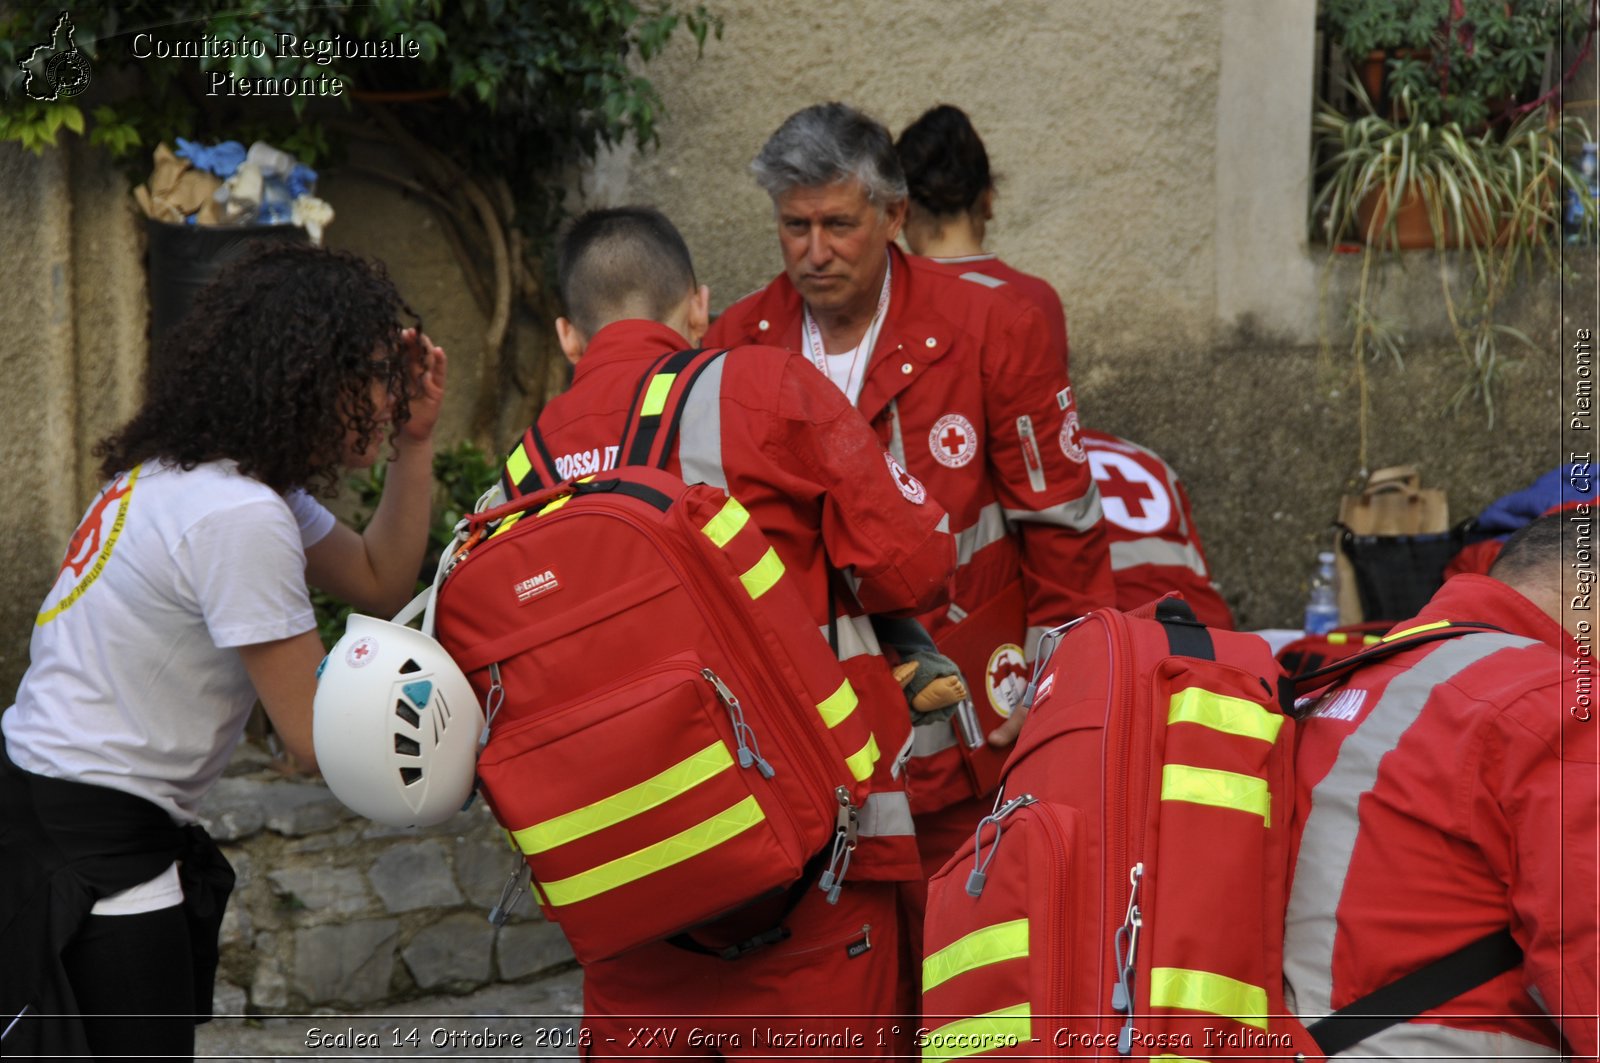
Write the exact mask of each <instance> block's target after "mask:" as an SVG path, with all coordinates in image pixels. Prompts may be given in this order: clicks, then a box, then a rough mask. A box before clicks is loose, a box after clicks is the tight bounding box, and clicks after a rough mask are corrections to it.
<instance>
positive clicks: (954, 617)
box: [944, 602, 967, 624]
mask: <svg viewBox="0 0 1600 1063" xmlns="http://www.w3.org/2000/svg"><path fill="white" fill-rule="evenodd" d="M944 615H945V616H947V617H949V618H950V622H951V623H952V624H959V623H961V621H963V620H965V619H966V618H967V611H966V610H965V609H963V608H961V606H959V605H957V604H956V603H955V602H951V603H950V608H948V609H946V610H945V612H944Z"/></svg>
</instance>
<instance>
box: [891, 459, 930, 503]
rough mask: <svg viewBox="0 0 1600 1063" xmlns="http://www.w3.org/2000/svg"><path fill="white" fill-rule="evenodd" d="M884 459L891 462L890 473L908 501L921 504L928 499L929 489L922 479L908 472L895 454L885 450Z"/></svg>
mask: <svg viewBox="0 0 1600 1063" xmlns="http://www.w3.org/2000/svg"><path fill="white" fill-rule="evenodd" d="M883 460H884V461H886V462H888V463H889V475H890V476H892V477H894V485H895V486H896V487H898V488H900V493H901V494H903V495H905V496H906V501H908V502H910V503H912V504H913V505H918V506H920V505H922V503H924V502H926V501H927V500H928V489H927V488H926V487H923V486H922V481H921V480H919V479H917V478H916V477H915V476H912V475H911V474H910V473H909V472H907V471H906V469H905V466H904V465H901V464H900V463H899V462H898V461H895V460H894V455H893V454H890V453H889V452H888V451H887V450H886V451H884V452H883Z"/></svg>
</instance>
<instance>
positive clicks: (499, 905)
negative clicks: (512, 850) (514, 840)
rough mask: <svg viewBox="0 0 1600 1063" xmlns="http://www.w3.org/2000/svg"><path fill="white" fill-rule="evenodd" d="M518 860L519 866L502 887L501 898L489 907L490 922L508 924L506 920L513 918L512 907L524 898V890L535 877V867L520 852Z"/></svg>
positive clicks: (495, 924) (500, 924)
mask: <svg viewBox="0 0 1600 1063" xmlns="http://www.w3.org/2000/svg"><path fill="white" fill-rule="evenodd" d="M516 861H517V866H516V867H515V868H513V869H512V871H511V874H510V876H509V877H507V878H506V884H505V885H504V886H501V887H500V899H499V900H498V901H496V902H495V906H494V907H493V908H490V909H489V922H490V923H491V924H492V925H494V926H497V927H499V926H505V925H506V920H507V919H510V918H511V911H512V909H514V908H515V907H516V906H517V902H518V901H520V900H522V894H523V890H524V889H525V888H526V887H527V885H528V883H529V882H530V881H531V880H532V878H533V869H532V868H530V867H529V866H528V862H527V861H526V860H524V859H523V858H522V856H521V855H520V854H518V855H517V857H516Z"/></svg>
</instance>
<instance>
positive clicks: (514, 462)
mask: <svg viewBox="0 0 1600 1063" xmlns="http://www.w3.org/2000/svg"><path fill="white" fill-rule="evenodd" d="M532 471H533V462H531V461H529V460H528V451H527V450H526V448H524V447H523V445H522V444H521V443H518V444H517V449H516V450H513V451H512V452H511V456H510V457H509V458H507V459H506V475H507V476H509V477H511V482H512V483H514V484H520V483H521V482H522V478H523V477H524V476H526V475H528V474H529V473H530V472H532Z"/></svg>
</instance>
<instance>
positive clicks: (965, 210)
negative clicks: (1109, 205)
mask: <svg viewBox="0 0 1600 1063" xmlns="http://www.w3.org/2000/svg"><path fill="white" fill-rule="evenodd" d="M894 147H895V151H896V152H897V153H898V154H899V156H900V165H901V166H902V167H903V168H904V169H905V172H906V188H907V191H908V192H910V198H911V211H910V215H909V216H908V217H907V218H906V227H905V238H906V246H907V247H909V248H911V252H912V254H917V255H926V256H927V257H929V258H931V259H933V260H934V261H935V262H942V263H945V264H946V265H948V266H950V267H952V268H953V269H955V271H956V272H957V273H978V274H982V275H983V276H985V277H990V278H993V279H994V280H997V281H1003V282H1004V283H1006V284H1008V285H1010V286H1011V287H1012V288H1013V289H1015V290H1016V293H1017V294H1018V295H1019V296H1021V297H1022V298H1024V299H1026V300H1027V301H1028V302H1030V303H1032V304H1033V305H1035V306H1037V307H1038V308H1039V312H1040V313H1042V314H1044V320H1045V324H1046V325H1047V326H1048V327H1049V330H1050V349H1051V352H1052V353H1053V354H1056V355H1058V356H1059V357H1060V358H1061V363H1062V364H1063V365H1065V364H1066V362H1067V315H1066V313H1065V312H1064V311H1063V310H1062V309H1061V297H1060V296H1059V295H1057V294H1056V290H1055V289H1054V288H1052V287H1051V286H1050V282H1049V281H1047V280H1044V279H1043V278H1042V277H1035V276H1033V275H1032V274H1030V273H1023V272H1022V271H1021V270H1018V269H1013V268H1012V267H1010V266H1008V265H1006V264H1005V263H1004V262H1002V261H1000V256H998V255H996V254H995V253H994V252H992V251H985V250H984V249H983V238H984V234H985V231H986V229H987V228H988V224H989V222H990V221H992V220H993V219H994V177H993V176H992V175H991V174H990V172H989V153H988V152H987V151H985V150H984V147H983V140H982V138H980V137H979V136H978V131H977V130H976V129H974V128H972V121H971V120H970V119H969V118H968V117H967V114H966V112H965V111H963V110H962V109H961V108H959V107H952V106H951V105H950V104H948V103H942V104H940V105H939V106H937V107H934V108H931V109H929V110H928V111H925V112H924V113H923V115H922V117H921V118H918V119H917V120H916V121H915V122H912V123H911V124H910V125H908V126H906V128H905V131H904V132H902V133H901V134H900V139H899V140H897V141H895V145H894Z"/></svg>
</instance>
